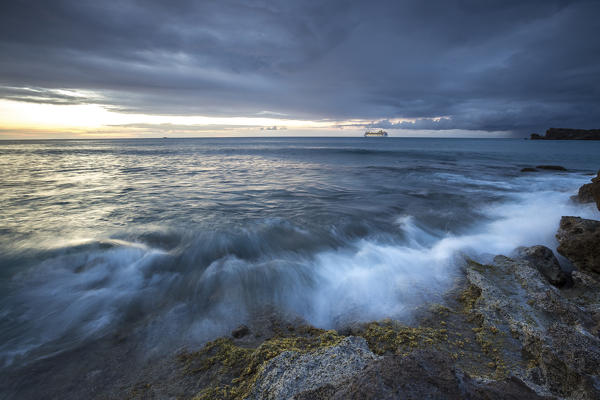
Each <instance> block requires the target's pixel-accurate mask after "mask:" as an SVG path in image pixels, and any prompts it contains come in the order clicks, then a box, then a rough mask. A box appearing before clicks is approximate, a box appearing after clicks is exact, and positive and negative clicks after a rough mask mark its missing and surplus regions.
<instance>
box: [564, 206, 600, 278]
mask: <svg viewBox="0 0 600 400" xmlns="http://www.w3.org/2000/svg"><path fill="white" fill-rule="evenodd" d="M556 238H557V239H558V242H559V245H558V247H557V249H556V250H557V251H558V252H559V253H560V254H561V255H563V256H564V257H566V258H567V259H568V260H569V261H571V263H573V265H574V266H575V267H576V268H577V269H579V270H583V271H587V272H593V273H597V274H600V221H595V220H591V219H583V218H579V217H562V218H561V219H560V226H559V229H558V232H557V234H556Z"/></svg>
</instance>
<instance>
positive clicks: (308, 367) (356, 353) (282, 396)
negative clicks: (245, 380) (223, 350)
mask: <svg viewBox="0 0 600 400" xmlns="http://www.w3.org/2000/svg"><path fill="white" fill-rule="evenodd" d="M378 358H379V357H378V356H376V355H375V354H373V353H372V352H371V350H369V347H368V346H367V342H366V341H365V339H363V338H360V337H356V336H349V337H346V338H344V339H343V340H342V341H341V342H340V343H339V344H338V345H336V346H331V347H326V348H322V349H319V350H317V351H314V352H310V353H305V354H301V353H299V352H296V351H286V352H283V353H281V354H280V355H278V356H277V357H275V358H273V359H272V360H270V361H269V362H268V363H267V364H266V365H265V366H264V368H263V369H262V371H261V372H260V374H259V376H258V377H257V379H256V383H255V384H254V388H253V390H252V393H251V395H250V397H249V398H250V399H269V400H286V399H292V398H294V397H295V396H296V395H298V394H299V393H301V392H304V391H309V390H316V389H318V388H320V387H322V386H324V385H326V384H328V385H335V384H337V383H339V382H342V381H344V380H346V379H348V378H350V377H352V376H354V375H356V374H358V373H359V372H360V371H362V370H363V369H364V368H365V366H366V365H367V363H368V362H370V361H374V360H377V359H378Z"/></svg>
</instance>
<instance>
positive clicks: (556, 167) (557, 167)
mask: <svg viewBox="0 0 600 400" xmlns="http://www.w3.org/2000/svg"><path fill="white" fill-rule="evenodd" d="M536 168H537V169H546V170H550V171H566V170H567V169H566V168H565V167H563V166H560V165H537V166H536Z"/></svg>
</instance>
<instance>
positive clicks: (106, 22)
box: [0, 0, 600, 139]
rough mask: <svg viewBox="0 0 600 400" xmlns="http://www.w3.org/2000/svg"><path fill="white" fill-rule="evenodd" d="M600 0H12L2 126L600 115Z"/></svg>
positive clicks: (461, 125)
mask: <svg viewBox="0 0 600 400" xmlns="http://www.w3.org/2000/svg"><path fill="white" fill-rule="evenodd" d="M599 15H600V1H599V0H591V1H567V0H557V1H553V0H540V1H536V0H531V1H527V0H519V1H512V0H502V1H491V0H468V1H467V0H441V1H435V0H429V1H423V0H414V1H413V0H394V1H385V0H369V1H341V0H340V1H336V0H333V1H328V0H319V1H302V0H293V1H285V0H279V1H266V0H263V1H253V0H239V1H238V0H218V1H209V0H206V1H192V0H170V1H162V0H160V1H159V0H146V1H142V0H119V1H111V0H105V1H98V0H93V1H88V0H53V1H43V0H38V1H33V0H12V1H3V2H1V3H0V139H2V138H4V139H11V138H23V139H25V138H64V137H152V136H159V137H162V136H169V137H196V136H238V135H242V136H274V135H287V136H300V135H321V136H336V135H342V136H356V135H360V134H362V133H364V131H365V129H379V128H381V129H385V130H387V131H388V132H390V134H392V136H473V137H484V136H526V135H528V134H529V133H531V132H540V133H543V132H544V131H545V130H546V129H547V128H550V127H572V128H600V33H599V32H600V18H599V17H598V16H599Z"/></svg>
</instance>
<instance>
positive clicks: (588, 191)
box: [574, 171, 600, 210]
mask: <svg viewBox="0 0 600 400" xmlns="http://www.w3.org/2000/svg"><path fill="white" fill-rule="evenodd" d="M574 200H575V201H578V202H579V203H596V207H597V208H598V210H600V171H598V175H597V176H596V177H594V178H592V183H586V184H585V185H583V186H581V187H580V188H579V192H578V193H577V196H574Z"/></svg>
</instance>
